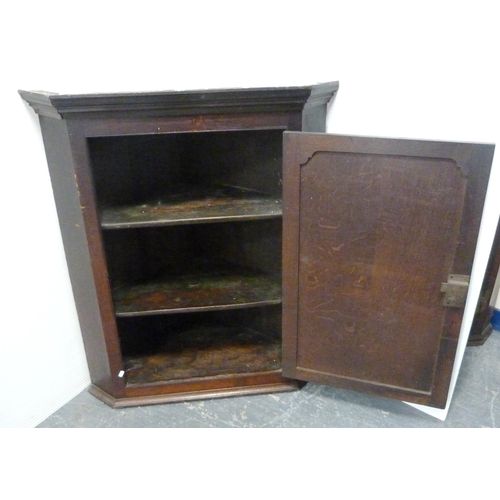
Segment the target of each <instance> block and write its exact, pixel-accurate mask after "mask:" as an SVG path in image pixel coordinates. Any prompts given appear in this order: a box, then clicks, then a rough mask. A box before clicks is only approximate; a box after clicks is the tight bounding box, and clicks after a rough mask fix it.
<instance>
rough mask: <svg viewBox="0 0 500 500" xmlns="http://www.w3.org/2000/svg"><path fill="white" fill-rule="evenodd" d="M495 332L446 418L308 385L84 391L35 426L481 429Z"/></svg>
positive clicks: (499, 351)
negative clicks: (152, 399)
mask: <svg viewBox="0 0 500 500" xmlns="http://www.w3.org/2000/svg"><path fill="white" fill-rule="evenodd" d="M499 361H500V333H498V332H493V334H492V335H491V336H490V337H489V339H488V340H487V341H486V343H485V344H484V345H483V346H480V347H467V349H466V352H465V356H464V360H463V363H462V369H461V372H460V375H459V378H458V381H457V385H456V388H455V393H454V397H453V400H452V404H451V407H450V410H449V413H448V417H447V419H446V420H445V421H444V422H443V421H441V420H439V419H436V418H434V417H432V416H429V415H427V414H425V413H422V412H421V411H419V410H417V409H415V408H413V407H411V406H409V405H407V404H405V403H403V402H400V401H392V400H387V399H382V398H378V397H374V396H368V395H364V394H359V393H356V392H352V391H346V390H340V389H334V388H331V387H326V386H321V385H316V384H307V385H306V386H304V387H303V388H302V389H301V390H299V391H295V392H292V393H279V394H270V395H260V396H246V397H235V398H227V399H213V400H205V401H198V402H190V403H175V404H164V405H151V406H144V407H136V408H126V409H115V410H114V409H111V408H109V407H108V406H107V405H105V404H104V403H102V402H101V401H99V400H98V399H96V398H95V397H94V396H91V395H90V394H89V393H88V392H87V391H84V392H82V393H81V394H79V395H78V396H77V397H76V398H74V399H73V400H71V401H70V402H69V403H68V404H66V405H65V406H64V407H62V408H61V409H60V410H58V411H57V412H55V413H54V414H53V415H51V416H50V417H49V418H48V419H46V420H45V421H44V422H42V423H41V424H40V425H39V426H38V427H45V428H47V427H67V428H76V427H87V428H97V427H107V428H110V427H115V428H132V427H135V428H175V427H177V428H208V427H212V428H213V427H219V428H231V427H233V428H234V427H245V428H247V427H261V428H272V427H281V428H299V427H301V428H327V427H328V428H347V427H351V428H374V427H379V428H388V427H396V428H423V427H434V428H481V427H497V426H500V398H497V396H498V394H499V392H500V362H499Z"/></svg>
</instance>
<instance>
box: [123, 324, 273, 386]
mask: <svg viewBox="0 0 500 500" xmlns="http://www.w3.org/2000/svg"><path fill="white" fill-rule="evenodd" d="M148 340H149V341H150V342H151V339H148ZM124 366H125V373H126V377H127V383H128V384H129V385H130V384H151V383H155V382H164V381H165V380H188V379H191V378H194V377H207V376H210V377H213V376H218V375H229V374H234V373H254V372H268V371H280V370H281V337H280V336H277V337H269V336H266V335H263V334H262V333H260V332H256V331H254V330H250V329H247V328H242V327H226V328H217V327H211V328H199V327H198V328H193V329H187V330H183V331H180V332H178V331H177V332H172V331H169V332H164V334H163V335H161V336H160V338H156V339H155V342H154V343H153V345H151V344H150V345H149V349H143V352H142V353H141V354H139V355H137V354H136V355H134V356H126V357H125V364H124Z"/></svg>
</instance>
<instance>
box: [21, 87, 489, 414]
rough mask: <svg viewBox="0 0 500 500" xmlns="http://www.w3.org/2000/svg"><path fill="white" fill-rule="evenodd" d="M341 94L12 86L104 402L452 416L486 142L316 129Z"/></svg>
mask: <svg viewBox="0 0 500 500" xmlns="http://www.w3.org/2000/svg"><path fill="white" fill-rule="evenodd" d="M337 89H338V85H337V83H336V82H332V83H326V84H320V85H313V86H305V87H289V88H259V89H232V90H208V91H185V92H149V93H129V94H128V93H121V94H85V95H62V94H53V93H46V92H28V91H20V94H21V96H22V97H23V98H24V99H25V100H26V101H27V102H28V103H29V104H30V105H31V106H32V107H33V108H34V109H35V111H36V112H37V113H38V115H39V119H40V125H41V129H42V134H43V139H44V144H45V150H46V155H47V160H48V165H49V169H50V174H51V179H52V184H53V190H54V197H55V201H56V206H57V210H58V216H59V221H60V226H61V232H62V237H63V242H64V246H65V251H66V257H67V262H68V267H69V271H70V277H71V282H72V287H73V292H74V297H75V302H76V305H77V311H78V315H79V320H80V326H81V330H82V335H83V340H84V345H85V350H86V354H87V360H88V364H89V369H90V374H91V380H92V386H91V389H90V391H91V392H92V393H93V394H94V395H95V396H97V397H98V398H100V399H101V400H103V401H105V402H106V403H108V404H109V405H111V406H113V407H122V406H132V405H139V404H140V405H142V404H151V403H164V402H172V401H186V400H191V399H199V398H210V397H223V396H234V395H238V394H256V393H266V392H275V391H286V390H294V389H297V387H298V384H299V382H298V381H314V382H319V383H325V384H332V385H335V386H339V387H345V388H348V389H354V390H359V391H365V392H370V393H372V394H378V395H381V396H385V397H393V398H398V399H403V400H405V401H409V402H416V403H421V404H426V405H430V406H436V407H444V405H445V403H446V397H447V392H448V386H449V382H450V377H451V371H452V367H453V361H454V357H455V351H456V347H457V340H458V334H459V331H460V325H461V320H462V314H463V309H464V304H465V298H466V295H467V285H468V279H469V278H468V277H469V276H470V273H471V268H472V261H473V257H474V251H475V246H476V239H477V235H478V231H479V224H480V221H481V214H482V209H483V203H484V197H485V192H486V187H487V183H488V178H489V171H490V166H491V162H492V156H493V150H494V147H493V146H492V145H484V144H472V143H468V144H461V143H451V142H437V141H411V140H402V139H378V138H367V137H349V136H340V135H330V134H325V123H326V112H327V106H328V103H329V102H330V101H331V99H332V98H333V97H334V95H335V93H336V91H337Z"/></svg>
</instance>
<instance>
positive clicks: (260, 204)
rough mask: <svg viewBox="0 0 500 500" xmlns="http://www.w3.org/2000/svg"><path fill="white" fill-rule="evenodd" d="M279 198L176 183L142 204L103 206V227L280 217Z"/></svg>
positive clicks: (223, 187) (231, 187)
mask: <svg viewBox="0 0 500 500" xmlns="http://www.w3.org/2000/svg"><path fill="white" fill-rule="evenodd" d="M282 213H283V207H282V202H281V199H280V198H277V197H274V196H269V195H266V194H264V193H260V192H257V191H253V190H249V189H242V188H239V187H234V186H224V185H220V186H191V185H181V186H176V187H175V189H172V191H171V192H170V193H166V194H162V195H160V196H158V197H154V198H152V199H149V200H145V201H144V202H141V203H135V204H126V205H120V206H114V207H104V208H103V209H102V214H101V227H102V228H103V229H127V228H137V227H152V226H163V225H180V224H193V223H205V222H223V221H232V220H256V219H268V218H274V217H281V216H282Z"/></svg>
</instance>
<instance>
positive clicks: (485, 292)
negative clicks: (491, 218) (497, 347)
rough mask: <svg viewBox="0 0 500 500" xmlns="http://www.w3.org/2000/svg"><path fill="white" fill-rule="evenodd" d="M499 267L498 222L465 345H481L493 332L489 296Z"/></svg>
mask: <svg viewBox="0 0 500 500" xmlns="http://www.w3.org/2000/svg"><path fill="white" fill-rule="evenodd" d="M499 269H500V224H497V230H496V233H495V237H494V239H493V244H492V247H491V252H490V258H489V259H488V264H487V267H486V271H485V275H484V279H483V285H482V287H481V292H480V294H479V299H478V303H477V307H476V313H475V315H474V320H473V321H472V326H471V330H470V335H469V341H468V344H467V345H470V346H482V345H483V344H484V343H485V342H486V340H488V337H489V336H490V335H491V333H492V332H493V326H492V325H491V319H492V317H493V313H494V309H495V308H494V305H492V304H491V298H492V295H493V290H494V288H495V283H496V280H497V277H498V270H499Z"/></svg>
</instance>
